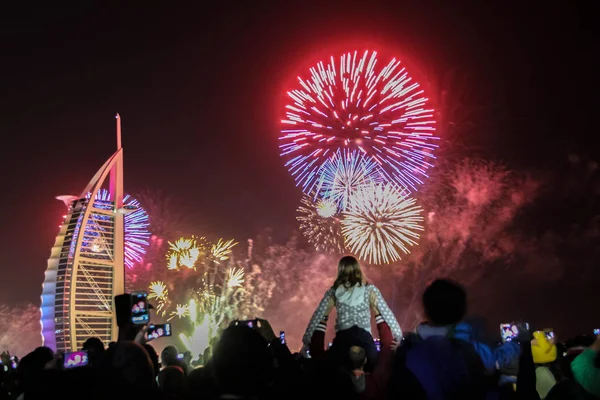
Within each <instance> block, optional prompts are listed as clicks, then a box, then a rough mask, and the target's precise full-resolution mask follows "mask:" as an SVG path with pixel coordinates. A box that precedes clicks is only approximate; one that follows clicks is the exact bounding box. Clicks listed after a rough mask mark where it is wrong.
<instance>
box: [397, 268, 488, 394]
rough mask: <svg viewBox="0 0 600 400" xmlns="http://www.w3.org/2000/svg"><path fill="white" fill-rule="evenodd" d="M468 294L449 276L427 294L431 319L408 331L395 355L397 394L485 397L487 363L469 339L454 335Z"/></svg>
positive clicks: (426, 309)
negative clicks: (454, 329) (454, 326)
mask: <svg viewBox="0 0 600 400" xmlns="http://www.w3.org/2000/svg"><path fill="white" fill-rule="evenodd" d="M466 305H467V304H466V293H465V291H464V290H463V288H462V287H460V286H459V285H457V284H455V283H453V282H451V281H448V280H437V281H434V282H433V283H432V284H431V285H430V286H429V287H428V288H427V289H426V290H425V292H424V293H423V308H424V311H425V314H426V316H427V317H428V318H429V321H428V322H426V323H423V324H421V325H419V326H418V327H417V333H416V334H411V335H407V336H406V338H405V341H404V342H403V343H402V345H401V346H400V348H399V349H398V351H397V354H396V360H395V365H394V376H393V378H392V384H393V385H392V395H394V397H396V398H410V399H425V398H427V399H447V398H448V399H450V398H452V399H483V398H484V397H485V394H486V390H485V389H486V386H485V379H484V366H483V363H482V361H481V359H480V357H479V355H478V354H477V353H476V351H475V349H474V348H473V346H472V345H470V344H469V343H466V342H465V341H463V340H459V339H453V338H451V337H450V336H451V335H449V333H450V332H451V328H452V326H453V325H455V324H457V323H458V322H459V321H460V320H461V319H462V318H463V317H464V315H465V312H466Z"/></svg>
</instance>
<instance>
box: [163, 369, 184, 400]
mask: <svg viewBox="0 0 600 400" xmlns="http://www.w3.org/2000/svg"><path fill="white" fill-rule="evenodd" d="M158 387H160V388H161V390H162V391H163V393H165V394H167V395H174V396H175V397H178V398H182V397H184V396H185V395H186V394H187V382H186V380H185V372H183V369H182V368H181V367H176V366H170V367H166V368H164V369H163V370H162V371H160V372H159V374H158Z"/></svg>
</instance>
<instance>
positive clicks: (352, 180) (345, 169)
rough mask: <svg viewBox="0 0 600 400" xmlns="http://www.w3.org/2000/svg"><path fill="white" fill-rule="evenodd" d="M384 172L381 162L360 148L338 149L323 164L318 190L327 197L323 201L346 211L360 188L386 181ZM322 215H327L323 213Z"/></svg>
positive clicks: (323, 196)
mask: <svg viewBox="0 0 600 400" xmlns="http://www.w3.org/2000/svg"><path fill="white" fill-rule="evenodd" d="M383 172H384V171H383V170H382V169H381V168H379V164H377V163H376V162H375V161H374V160H373V159H372V158H371V157H368V156H365V155H364V154H363V153H361V152H359V151H358V150H355V151H352V152H350V151H348V150H346V149H344V150H343V151H339V150H338V151H337V152H336V153H335V154H334V155H333V156H332V157H331V158H328V159H327V161H325V164H323V168H322V169H321V171H320V175H321V176H320V178H319V182H318V186H317V190H316V192H317V193H319V194H320V195H321V196H322V198H323V199H326V200H324V201H323V203H325V202H326V201H327V200H328V201H329V202H330V203H334V204H335V205H336V207H337V209H339V210H341V211H344V210H346V208H347V207H348V201H349V199H350V197H351V196H352V195H353V194H354V192H356V190H357V189H358V188H360V187H362V186H365V185H370V184H377V183H381V182H384V175H382V173H383ZM323 203H322V204H323ZM335 212H337V210H336V211H335ZM332 215H333V214H331V215H328V216H332ZM321 216H323V217H327V216H325V215H323V214H321Z"/></svg>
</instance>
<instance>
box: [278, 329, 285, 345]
mask: <svg viewBox="0 0 600 400" xmlns="http://www.w3.org/2000/svg"><path fill="white" fill-rule="evenodd" d="M279 340H280V341H281V344H285V332H284V331H280V332H279Z"/></svg>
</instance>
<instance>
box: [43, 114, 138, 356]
mask: <svg viewBox="0 0 600 400" xmlns="http://www.w3.org/2000/svg"><path fill="white" fill-rule="evenodd" d="M116 120H117V151H116V152H115V153H114V154H113V155H112V156H111V157H110V158H109V159H108V160H107V161H106V162H105V163H104V165H103V166H102V167H101V168H100V169H99V170H98V172H96V175H94V177H93V178H92V180H91V181H90V183H89V184H88V185H87V186H86V187H85V189H83V191H82V192H81V194H80V195H79V196H59V197H57V199H59V200H62V201H63V202H64V203H65V204H66V206H67V214H66V216H65V218H64V221H63V223H62V224H61V225H60V230H59V232H58V236H57V237H56V241H55V243H54V247H52V250H51V253H50V258H49V259H48V267H47V269H46V274H45V275H46V276H45V280H44V284H43V289H42V306H41V316H42V317H41V325H42V337H43V345H44V346H47V347H50V348H52V349H54V350H58V351H75V350H79V349H81V347H82V344H83V342H84V341H85V340H86V339H87V338H89V337H98V338H100V339H101V340H102V341H103V342H104V343H105V344H108V342H110V341H113V340H116V339H117V336H118V328H117V324H116V315H115V313H114V302H113V298H114V296H116V295H119V294H122V293H124V285H125V270H124V214H126V213H128V212H131V211H135V207H128V206H125V207H123V148H122V147H121V118H120V116H119V115H118V114H117V116H116ZM106 187H108V190H109V192H110V199H111V200H107V199H106V198H103V197H101V196H100V197H98V196H97V195H98V192H99V191H101V190H102V189H105V188H106ZM132 208H133V209H132Z"/></svg>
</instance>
